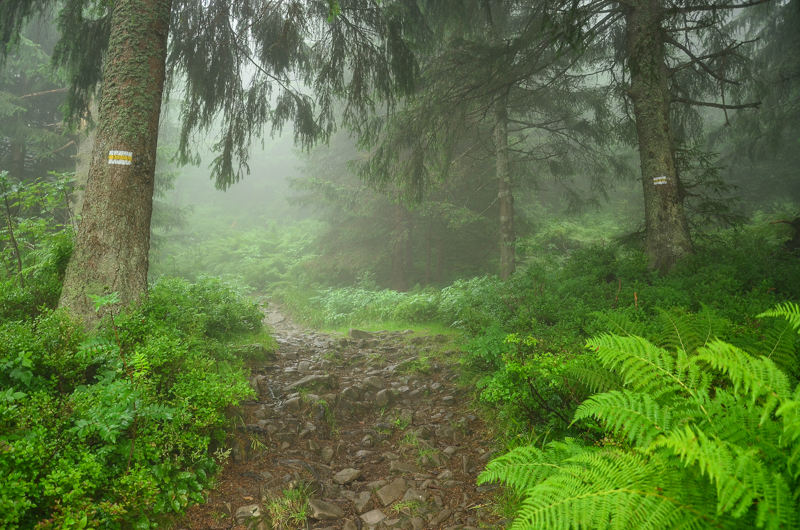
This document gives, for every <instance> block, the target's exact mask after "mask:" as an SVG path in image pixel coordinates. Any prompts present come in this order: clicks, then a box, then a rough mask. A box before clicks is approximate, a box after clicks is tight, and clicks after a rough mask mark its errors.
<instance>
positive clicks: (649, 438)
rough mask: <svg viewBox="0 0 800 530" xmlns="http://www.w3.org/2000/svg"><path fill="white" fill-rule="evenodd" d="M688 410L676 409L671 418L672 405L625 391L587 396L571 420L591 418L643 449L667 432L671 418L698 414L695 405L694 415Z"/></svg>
mask: <svg viewBox="0 0 800 530" xmlns="http://www.w3.org/2000/svg"><path fill="white" fill-rule="evenodd" d="M689 410H690V409H689V408H686V407H683V408H681V409H679V411H678V417H677V418H675V419H673V413H674V412H675V410H674V408H673V407H671V406H669V405H665V404H662V403H659V402H658V401H657V400H655V399H654V398H653V397H652V396H651V395H650V394H642V393H638V392H630V391H627V390H626V391H622V392H608V393H606V394H597V395H594V396H592V397H590V398H589V399H587V400H586V401H584V402H583V403H581V405H580V406H579V407H578V410H577V411H575V419H576V420H578V419H583V418H588V417H595V418H597V419H598V420H599V421H601V422H602V423H603V424H604V426H605V427H606V428H607V429H609V430H611V431H613V432H615V433H619V434H622V435H624V436H625V437H626V438H627V439H628V441H630V442H631V443H633V444H634V445H636V446H637V447H643V448H646V447H648V446H649V445H650V444H651V443H652V442H653V440H655V439H656V438H657V437H658V436H660V435H663V434H666V433H667V432H669V431H670V430H671V429H672V425H673V421H674V420H677V421H678V422H681V421H685V420H687V419H688V418H690V417H696V416H701V415H702V413H701V412H700V410H699V408H697V407H695V408H694V410H693V412H694V414H691V413H688V411H689ZM687 413H688V414H687Z"/></svg>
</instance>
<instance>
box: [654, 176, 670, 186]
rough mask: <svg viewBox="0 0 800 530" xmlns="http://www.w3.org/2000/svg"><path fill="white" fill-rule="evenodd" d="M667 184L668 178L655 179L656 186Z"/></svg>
mask: <svg viewBox="0 0 800 530" xmlns="http://www.w3.org/2000/svg"><path fill="white" fill-rule="evenodd" d="M666 183H667V177H665V176H664V175H661V176H660V177H653V184H655V185H656V186H663V185H664V184H666Z"/></svg>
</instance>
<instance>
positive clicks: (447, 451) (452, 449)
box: [444, 445, 461, 455]
mask: <svg viewBox="0 0 800 530" xmlns="http://www.w3.org/2000/svg"><path fill="white" fill-rule="evenodd" d="M459 449H461V448H460V447H455V446H452V445H448V446H447V447H445V449H444V454H446V455H452V454H455V452H456V451H458V450H459Z"/></svg>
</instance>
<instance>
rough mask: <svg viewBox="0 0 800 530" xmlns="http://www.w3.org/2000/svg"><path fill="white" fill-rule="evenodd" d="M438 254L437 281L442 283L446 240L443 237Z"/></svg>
mask: <svg viewBox="0 0 800 530" xmlns="http://www.w3.org/2000/svg"><path fill="white" fill-rule="evenodd" d="M436 254H437V255H436V283H438V284H439V285H441V284H442V282H443V281H444V241H443V240H441V239H440V240H439V249H438V251H437V253H436Z"/></svg>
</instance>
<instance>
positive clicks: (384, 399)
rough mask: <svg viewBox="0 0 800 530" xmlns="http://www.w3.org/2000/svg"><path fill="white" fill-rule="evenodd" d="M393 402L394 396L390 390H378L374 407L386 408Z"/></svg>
mask: <svg viewBox="0 0 800 530" xmlns="http://www.w3.org/2000/svg"><path fill="white" fill-rule="evenodd" d="M393 402H394V394H392V391H391V390H388V389H383V390H379V391H378V393H377V394H376V395H375V406H376V407H381V408H382V407H387V406H389V405H391V404H392V403H393Z"/></svg>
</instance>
